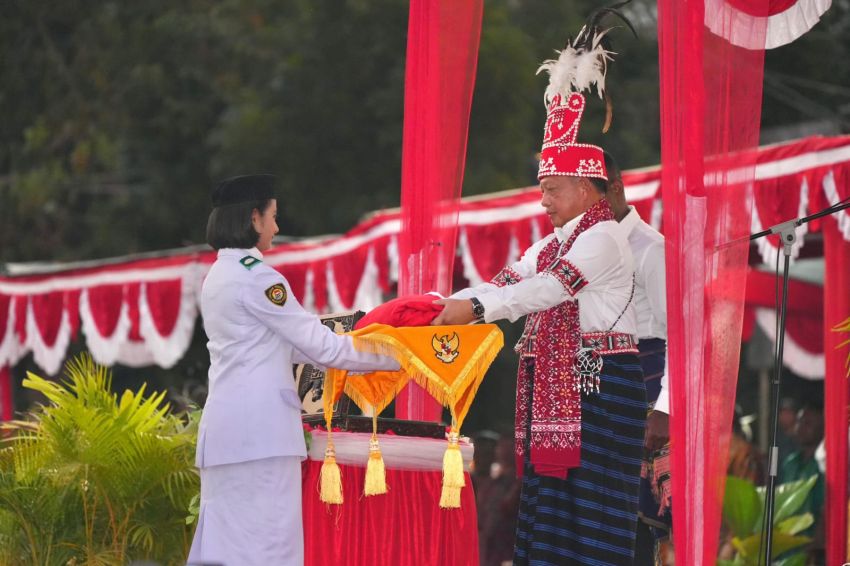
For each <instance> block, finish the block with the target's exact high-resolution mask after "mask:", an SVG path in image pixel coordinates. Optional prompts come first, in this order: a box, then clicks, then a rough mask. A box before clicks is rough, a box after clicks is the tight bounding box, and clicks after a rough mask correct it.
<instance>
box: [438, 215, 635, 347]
mask: <svg viewBox="0 0 850 566" xmlns="http://www.w3.org/2000/svg"><path fill="white" fill-rule="evenodd" d="M583 216H584V215H583V214H582V215H579V216H577V217H576V218H574V219H572V220H570V221H569V222H568V223H566V224H565V225H564V226H563V227H562V228H555V229H554V231H553V233H552V234H549V235H548V236H546V237H545V238H543V239H542V240H540V241H539V242H537V243H535V244H533V245H532V246H531V247H530V248H528V250H526V252H525V253H524V254H523V255H522V258H520V260H519V261H517V262H514V263H513V264H511V265H510V266H508V267H509V268H510V269H511V270H512V271H513V273H514V274H515V276H516V277H518V278H519V279H520V281H519V282H518V283H515V284H511V285H506V286H504V287H498V286H496V285H495V284H493V283H482V284H480V285H476V286H475V287H470V288H468V289H464V290H462V291H459V292H457V293H455V294H454V295H452V297H451V298H454V299H468V298H470V297H476V298H478V300H479V301H481V304H482V305H483V306H484V319H485V320H486V321H487V322H492V321H494V320H499V319H503V318H506V319H508V320H510V321H515V320H517V319H518V318H520V317H522V316H524V315H527V314H529V313H532V312H538V311H542V310H545V309H549V308H552V307H554V306H556V305H558V304H560V303H562V302H564V301H578V302H579V318H580V320H581V331H582V332H605V331H608V330H611V331H613V332H622V333H625V334H632V335H634V336H637V321H636V318H635V308H634V298H632V300H631V302H629V298H630V296H631V293H632V275H633V273H634V262H633V260H632V253H631V250H630V249H629V244H628V241H627V240H626V236H625V233H624V232H623V230H622V229H621V228H620V226H619V224H617V223H616V222H614V221H606V222H599V223H598V224H595V225H593V226H591V227H590V228H588V229H587V230H586V231H584V232H583V233H581V234H579V236H578V237H577V238H576V240H575V242H573V245H572V248H570V250H569V251H568V252H567V253H566V254H565V255H564V256H563V257H564V259H566V260H568V261H569V262H570V263H571V264H572V265H573V266H574V267H576V268H577V269H578V270H579V271H580V272H581V274H582V275H583V276H584V279H585V280H586V281H587V285H585V286H584V287H582V288H581V290H579V291H578V293H574V292H573V291H572V290H571V289H567V288H565V287H564V285H563V284H562V283H561V282H560V281H559V280H558V279H556V278H555V277H552V276H551V275H550V274H548V273H538V272H537V255H538V254H539V253H540V251H541V250H542V249H543V248H544V247H545V246H546V244H548V243H549V242H550V241H551V240H552V238H558V240H560V241H562V242H563V241H565V240H567V239H569V237H570V236H571V235H572V233H573V231H574V230H575V229H576V227H577V226H578V224H579V222H580V221H581V219H582V217H583ZM618 319H619V320H618ZM615 321H616V324H614V323H615ZM612 325H614V327H613V328H612Z"/></svg>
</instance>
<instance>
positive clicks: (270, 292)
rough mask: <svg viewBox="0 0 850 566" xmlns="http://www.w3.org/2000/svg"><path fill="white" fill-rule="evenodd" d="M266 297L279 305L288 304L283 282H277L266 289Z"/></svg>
mask: <svg viewBox="0 0 850 566" xmlns="http://www.w3.org/2000/svg"><path fill="white" fill-rule="evenodd" d="M266 298H267V299H268V300H270V301H271V302H273V303H274V304H276V305H277V306H279V307H282V306H283V305H285V304H286V287H284V286H283V283H275V284H274V285H272V286H271V287H269V288H268V289H266Z"/></svg>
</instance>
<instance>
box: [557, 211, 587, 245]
mask: <svg viewBox="0 0 850 566" xmlns="http://www.w3.org/2000/svg"><path fill="white" fill-rule="evenodd" d="M584 215H585V213H584V212H582V213H581V214H579V215H578V216H576V217H575V218H573V219H572V220H570V221H569V222H567V223H566V224H564V225H563V226H561V227H560V228H558V227H557V226H556V227H555V237H556V238H558V241H559V242H565V241H567V240H568V239H569V238H570V236H572V235H573V232H575V229H576V226H578V223H579V222H581V219H582V218H584Z"/></svg>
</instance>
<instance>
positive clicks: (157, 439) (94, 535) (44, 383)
mask: <svg viewBox="0 0 850 566" xmlns="http://www.w3.org/2000/svg"><path fill="white" fill-rule="evenodd" d="M24 386H25V387H28V388H30V389H33V390H36V391H39V392H41V393H42V394H43V395H44V396H45V398H46V399H47V403H46V404H45V405H43V406H40V407H38V408H37V409H36V410H35V411H34V412H33V413H32V414H31V415H30V416H29V420H28V421H25V422H20V421H19V422H16V423H11V424H9V425H7V426H6V429H7V430H11V431H12V432H13V433H14V436H13V437H12V438H11V439H8V440H5V441H4V442H3V443H2V444H0V565H5V564H16V565H17V564H22V565H36V564H38V565H41V564H66V563H69V561H71V562H72V563H74V561H76V562H75V563H76V564H81V565H82V564H92V565H93V564H126V563H128V562H130V561H132V560H135V559H151V560H156V561H158V562H161V563H163V564H179V563H182V562H183V561H184V560H185V555H186V551H187V550H188V549H187V548H186V544H187V542H188V541H189V540H191V526H187V525H186V523H185V516H186V511H187V509H188V507H189V505H190V503H191V501H192V498H193V497H194V496H195V495H197V493H198V489H199V478H198V473H197V471H196V470H195V469H194V466H193V460H194V458H193V457H194V449H195V438H196V433H197V424H198V416H197V415H185V416H177V415H173V414H171V412H170V406H169V405H168V403H167V402H166V400H165V393H164V392H159V393H152V394H147V392H146V387H145V386H142V387H141V388H140V389H139V390H138V391H136V392H133V391H125V392H123V393H122V394H121V395H120V397H119V396H117V395H116V394H115V393H113V392H112V390H111V386H112V377H111V374H110V372H109V371H108V369H106V368H103V367H100V366H98V365H97V364H95V363H94V362H93V361H92V359H91V357H90V356H87V355H83V356H80V357H79V358H76V359H74V360H72V361H71V362H69V363H68V364H67V366H66V370H65V376H64V379H63V381H62V382H60V383H56V382H53V381H49V380H46V379H43V378H41V377H39V376H36V375H34V374H28V377H27V378H26V379H25V380H24Z"/></svg>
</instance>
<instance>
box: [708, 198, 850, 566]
mask: <svg viewBox="0 0 850 566" xmlns="http://www.w3.org/2000/svg"><path fill="white" fill-rule="evenodd" d="M847 200H848V199H845V201H842V202H838V203H836V204H834V205H832V206H830V207H829V208H825V209H824V210H822V211H820V212H817V213H815V214H812V215H810V216H804V217H803V218H797V219H795V220H789V221H787V222H782V223H780V224H777V225H775V226H771V227H770V228H768V229H767V230H762V231H761V232H757V233H755V234H751V235H750V236H748V237H745V238H739V239H737V240H733V241H731V242H729V243H727V244H725V245H722V246H720V248H725V247H728V246H731V245H734V244H736V243H739V242H741V241H743V240H750V241H752V240H757V239H758V238H762V237H764V236H767V235H769V234H779V239H780V240H782V253H783V255H784V256H785V265H784V269H783V272H782V305H781V306H780V310H779V331H778V333H777V336H776V340H777V348H776V349H775V356H774V358H773V383H772V386H773V387H772V390H771V395H773V414H772V415H771V421H772V425H773V431H772V434H771V446H770V453H769V454H770V456H769V460H768V462H769V463H768V480H767V488H766V491H765V505H766V509H767V517H766V518H765V522H764V525H763V526H762V529H764V531H763V535H765V536H766V541H765V550H766V552H765V554H764V556H765V565H769V564H770V563H771V558H770V557H771V554H772V553H773V516H774V511H775V506H776V479H777V476H778V471H779V462H778V460H779V447H778V446H777V445H776V433H777V430H778V427H779V426H778V421H779V385H780V376H781V371H782V361H783V353H784V349H785V315H786V311H787V307H788V269H789V267H790V264H791V248H792V247H793V245H794V243H795V242H796V241H797V233H796V232H795V228H797V226H800V225H802V224H805V223H806V222H811V221H812V220H814V219H815V218H820V217H822V216H828V215H830V214H834V213H836V212H838V211H839V210H844V209H845V208H850V202H848V201H847ZM765 531H766V532H765ZM758 563H759V564H761V555H760V556H759V557H758Z"/></svg>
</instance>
